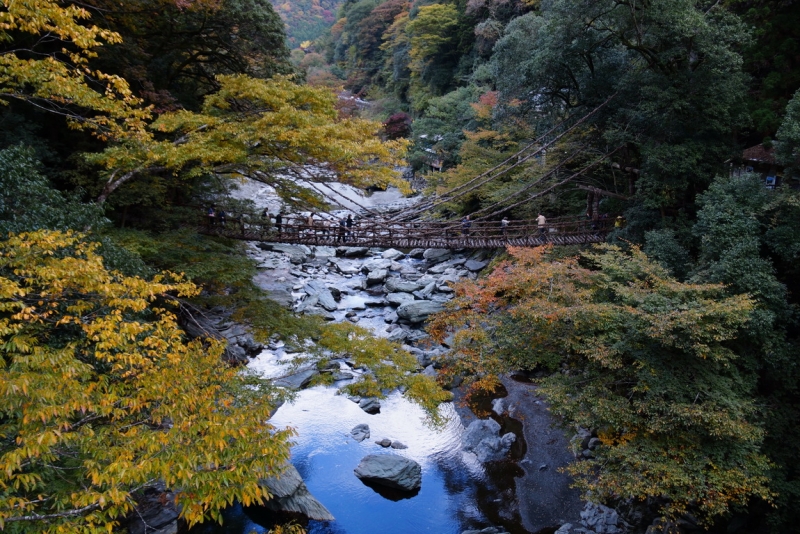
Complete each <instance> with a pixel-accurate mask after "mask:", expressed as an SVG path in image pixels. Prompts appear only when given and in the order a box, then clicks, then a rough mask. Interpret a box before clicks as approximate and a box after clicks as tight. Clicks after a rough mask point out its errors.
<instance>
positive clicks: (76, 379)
mask: <svg viewBox="0 0 800 534" xmlns="http://www.w3.org/2000/svg"><path fill="white" fill-rule="evenodd" d="M95 249H96V245H94V244H89V243H87V242H86V241H84V240H83V239H82V238H81V236H79V235H76V234H71V233H61V232H45V231H42V232H35V233H28V234H20V235H19V236H12V237H10V238H9V239H7V240H4V241H0V399H2V400H1V401H0V488H2V491H0V530H3V529H9V530H11V531H16V530H18V529H19V528H20V527H21V528H22V530H23V531H33V530H35V531H36V532H100V531H103V532H106V531H108V530H109V529H111V528H112V527H113V526H114V524H115V522H116V521H118V520H119V519H120V518H121V517H123V516H124V515H125V514H127V513H128V512H130V511H131V510H132V509H133V505H134V502H133V499H132V495H133V494H134V493H135V492H136V491H137V490H141V489H144V488H147V487H151V486H154V485H155V484H156V482H157V481H163V482H164V483H165V484H166V486H167V487H169V488H172V489H173V490H174V491H175V494H176V500H177V504H178V505H179V507H180V509H181V514H182V516H183V517H184V518H185V519H186V520H187V521H188V522H189V523H190V524H194V523H197V522H199V521H201V520H204V519H209V518H214V519H219V517H220V516H219V512H220V510H221V509H222V508H224V507H226V506H229V505H231V504H232V503H233V502H234V500H237V501H239V502H241V503H243V504H245V505H248V504H253V503H256V502H260V501H262V500H264V499H266V498H268V497H269V495H268V492H267V490H266V489H265V488H263V487H262V486H261V485H260V484H259V479H261V478H264V477H266V476H270V475H272V474H275V473H277V472H279V470H280V467H281V466H283V465H285V462H286V461H287V459H288V456H289V438H290V437H291V435H292V431H291V430H276V429H275V428H273V427H272V426H271V425H269V424H268V423H266V421H267V420H268V419H269V415H270V410H271V409H272V408H273V407H274V404H275V402H276V399H277V397H276V393H275V391H274V390H273V389H272V388H271V386H269V385H268V384H267V383H266V382H263V381H261V380H260V379H257V378H255V377H252V376H250V375H247V374H244V373H242V372H241V371H239V370H237V369H233V368H230V367H228V366H227V365H226V364H224V363H223V362H222V361H221V358H220V356H221V353H222V350H223V346H222V345H221V344H220V343H218V342H216V341H213V340H194V341H189V342H187V341H186V339H185V337H184V334H183V332H182V331H181V329H180V328H179V327H178V324H177V321H176V317H175V315H174V313H173V312H172V311H170V308H171V307H174V306H173V305H174V304H175V303H176V302H177V299H178V298H183V297H190V296H192V295H195V294H196V293H197V292H198V288H197V287H196V286H194V285H193V284H191V283H189V282H186V281H184V280H182V279H181V277H180V276H177V275H173V274H169V273H165V274H162V275H159V276H157V277H155V278H154V279H153V280H152V281H147V280H144V279H141V278H137V277H128V276H123V275H121V274H120V273H117V272H112V271H109V270H108V269H106V268H105V267H104V265H103V262H102V258H101V257H100V256H99V255H98V254H97V253H96V250H95ZM32 529H33V530H32Z"/></svg>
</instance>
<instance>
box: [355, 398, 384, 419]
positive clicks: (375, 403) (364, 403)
mask: <svg viewBox="0 0 800 534" xmlns="http://www.w3.org/2000/svg"><path fill="white" fill-rule="evenodd" d="M358 407H359V408H361V409H362V410H364V411H365V412H367V413H368V414H370V415H375V414H377V413H381V401H379V400H378V399H376V398H375V397H366V398H364V399H361V400H360V401H358Z"/></svg>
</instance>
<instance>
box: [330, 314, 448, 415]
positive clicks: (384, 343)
mask: <svg viewBox="0 0 800 534" xmlns="http://www.w3.org/2000/svg"><path fill="white" fill-rule="evenodd" d="M318 343H319V346H320V347H321V348H322V349H324V350H326V351H330V352H331V353H333V354H335V355H337V356H346V357H348V358H351V359H352V360H353V361H354V362H355V365H356V367H358V366H363V367H366V368H367V369H369V371H370V372H369V373H365V374H364V376H362V378H361V379H360V380H358V381H356V382H354V383H352V384H350V385H347V386H345V388H344V389H345V391H347V392H348V393H350V394H353V395H360V396H364V397H384V396H385V395H384V392H386V391H392V390H394V389H397V388H398V387H404V388H405V396H406V397H408V398H409V399H411V400H412V401H414V402H416V403H417V404H419V405H420V406H421V407H422V408H423V409H425V411H426V412H427V413H428V415H429V416H430V417H431V419H432V420H433V421H434V422H439V421H440V419H439V416H438V414H437V411H436V408H437V407H438V406H439V404H441V403H442V402H446V401H449V400H451V399H452V394H450V392H448V391H445V390H443V389H442V388H441V387H439V386H438V385H437V384H436V381H435V379H433V378H431V377H429V376H425V375H422V374H419V373H415V371H416V370H417V367H418V364H417V360H416V358H415V357H414V356H413V355H411V354H409V353H408V352H406V351H405V350H403V349H401V348H400V345H399V344H398V343H394V342H391V341H388V340H387V339H385V338H376V337H374V336H373V335H372V334H371V333H370V332H369V331H367V330H365V329H363V328H361V327H358V326H355V325H352V324H349V323H340V324H334V325H329V326H327V327H326V328H325V329H324V330H323V332H322V335H321V337H320V339H319V341H318Z"/></svg>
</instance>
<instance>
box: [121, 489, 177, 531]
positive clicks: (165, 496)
mask: <svg viewBox="0 0 800 534" xmlns="http://www.w3.org/2000/svg"><path fill="white" fill-rule="evenodd" d="M133 498H134V501H135V502H136V508H135V509H134V511H133V512H132V513H131V514H130V515H129V516H128V517H127V518H126V520H125V521H124V522H123V524H124V526H125V527H126V528H127V532H130V533H131V534H177V532H178V531H179V528H180V526H179V524H178V516H179V515H180V514H179V512H178V508H177V506H176V505H175V495H174V494H173V493H172V492H171V491H167V490H166V489H165V488H164V485H163V484H158V485H157V486H156V487H155V488H150V489H147V490H144V491H143V492H140V493H136V494H134V496H133Z"/></svg>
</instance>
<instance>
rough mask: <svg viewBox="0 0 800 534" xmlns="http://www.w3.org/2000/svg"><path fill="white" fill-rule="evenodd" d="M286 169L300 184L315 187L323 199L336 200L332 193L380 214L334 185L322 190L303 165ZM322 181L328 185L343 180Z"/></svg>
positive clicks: (293, 165) (369, 211) (374, 214)
mask: <svg viewBox="0 0 800 534" xmlns="http://www.w3.org/2000/svg"><path fill="white" fill-rule="evenodd" d="M286 170H287V171H290V172H292V173H293V174H294V175H295V177H296V178H297V179H298V180H299V182H298V183H299V184H301V185H302V186H306V185H307V186H309V187H310V188H311V189H313V190H314V191H316V192H317V193H319V194H320V195H321V196H322V198H323V199H329V200H333V201H334V202H335V199H333V198H331V196H332V195H335V196H338V197H339V198H341V199H343V200H344V201H345V202H347V203H349V204H355V205H356V206H358V207H359V208H360V209H361V210H363V211H364V212H365V213H368V214H369V215H372V216H377V215H378V214H377V212H375V211H372V210H371V209H369V208H368V207H367V206H364V205H363V204H361V203H360V202H358V201H356V200H353V199H351V198H350V197H347V196H345V195H343V194H342V193H340V192H338V191H337V190H336V189H334V188H332V187H328V188H327V190H328V192H325V191H323V190H321V189H320V187H319V185H318V183H315V182H313V181H312V180H311V178H310V176H309V173H308V172H307V171H306V170H305V169H303V168H302V167H300V166H298V165H297V164H292V165H291V166H287V167H286ZM320 183H322V184H326V185H327V184H328V183H341V182H337V181H336V180H331V181H330V182H320ZM345 209H346V208H345ZM318 211H324V212H325V213H327V214H328V215H331V214H330V212H328V211H326V210H318ZM331 216H332V215H331Z"/></svg>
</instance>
